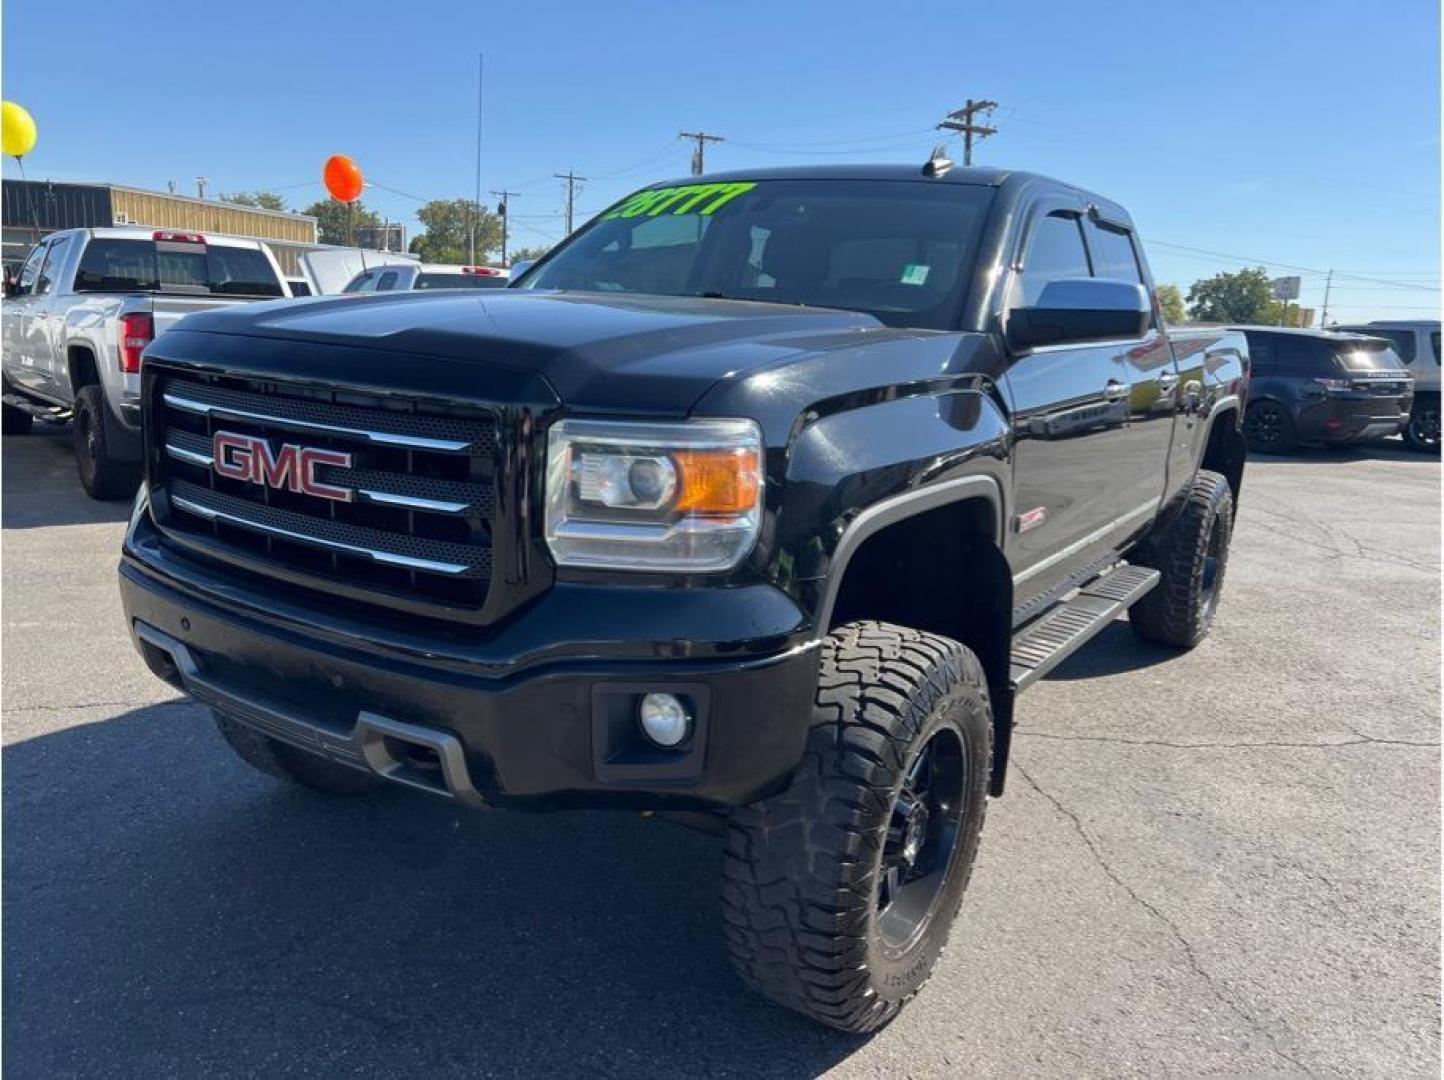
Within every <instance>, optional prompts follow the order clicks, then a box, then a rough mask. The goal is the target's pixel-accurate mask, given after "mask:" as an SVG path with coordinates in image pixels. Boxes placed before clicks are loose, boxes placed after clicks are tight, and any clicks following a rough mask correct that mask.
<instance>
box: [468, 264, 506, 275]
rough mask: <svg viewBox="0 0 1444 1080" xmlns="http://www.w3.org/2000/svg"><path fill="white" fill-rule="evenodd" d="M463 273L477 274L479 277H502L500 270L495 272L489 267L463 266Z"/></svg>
mask: <svg viewBox="0 0 1444 1080" xmlns="http://www.w3.org/2000/svg"><path fill="white" fill-rule="evenodd" d="M461 272H462V273H463V274H475V275H477V276H478V277H501V271H500V270H493V269H492V268H491V267H489V266H463V267H462V268H461Z"/></svg>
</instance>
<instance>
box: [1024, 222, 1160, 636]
mask: <svg viewBox="0 0 1444 1080" xmlns="http://www.w3.org/2000/svg"><path fill="white" fill-rule="evenodd" d="M1020 250H1021V253H1022V254H1021V260H1020V262H1019V263H1018V264H1017V265H1016V268H1015V270H1014V272H1013V274H1012V280H1011V282H1010V284H1009V286H1008V289H1007V300H1006V302H1005V306H1006V307H1007V308H1009V309H1011V308H1015V307H1028V306H1031V305H1033V304H1035V303H1036V302H1037V300H1038V298H1039V296H1040V295H1041V294H1042V291H1043V289H1044V287H1045V286H1047V285H1048V284H1049V283H1050V282H1052V281H1055V280H1058V279H1060V278H1080V277H1084V278H1086V277H1089V276H1091V275H1092V264H1091V263H1090V262H1089V259H1088V250H1087V247H1086V245H1085V243H1084V239H1083V207H1082V206H1081V205H1079V204H1077V203H1076V202H1068V201H1064V200H1062V199H1059V198H1053V199H1048V200H1046V201H1041V202H1039V203H1037V204H1035V205H1034V207H1033V208H1031V210H1030V211H1029V220H1028V223H1027V224H1026V225H1025V232H1024V238H1023V242H1022V246H1021V249H1020ZM1119 354H1120V349H1119V347H1118V346H1116V345H1111V344H1107V343H1105V344H1091V343H1090V344H1086V345H1050V346H1045V347H1038V348H1034V349H1030V350H1028V351H1027V352H1025V353H1022V354H1021V355H1015V356H1013V357H1012V358H1011V359H1010V362H1009V365H1008V367H1007V370H1006V373H1005V375H1004V377H1003V384H1004V388H1005V390H1006V392H1007V396H1008V399H1009V401H1010V404H1011V409H1012V420H1013V437H1014V445H1013V518H1012V520H1011V522H1010V523H1009V537H1008V547H1007V555H1008V561H1009V564H1010V565H1011V567H1012V570H1013V581H1014V599H1015V603H1016V606H1017V607H1018V608H1019V609H1027V608H1028V607H1030V606H1031V605H1034V604H1038V603H1041V602H1042V601H1044V600H1046V599H1048V598H1049V597H1050V596H1052V595H1055V594H1056V593H1058V592H1059V591H1060V590H1062V589H1064V588H1067V587H1068V586H1069V584H1070V583H1071V582H1074V581H1076V580H1079V579H1081V578H1083V577H1086V576H1088V575H1089V573H1090V571H1091V570H1092V569H1093V568H1094V567H1095V566H1096V565H1097V564H1098V563H1099V562H1100V561H1102V560H1103V559H1105V558H1107V557H1108V556H1109V554H1110V552H1111V550H1112V545H1113V542H1114V539H1115V535H1116V533H1117V532H1118V523H1117V519H1118V517H1119V514H1120V511H1119V499H1118V493H1117V489H1118V473H1119V470H1120V468H1123V469H1129V468H1130V467H1129V466H1126V465H1125V464H1124V463H1123V458H1124V457H1125V456H1126V455H1127V454H1128V452H1129V450H1128V437H1129V432H1128V430H1127V421H1128V410H1129V403H1128V373H1127V369H1126V366H1125V364H1123V363H1122V362H1121V361H1120V359H1119ZM1160 475H1161V474H1160ZM1136 519H1137V520H1145V519H1144V516H1143V515H1142V514H1138V515H1137V516H1136ZM1026 613H1027V612H1026V610H1021V611H1020V614H1026Z"/></svg>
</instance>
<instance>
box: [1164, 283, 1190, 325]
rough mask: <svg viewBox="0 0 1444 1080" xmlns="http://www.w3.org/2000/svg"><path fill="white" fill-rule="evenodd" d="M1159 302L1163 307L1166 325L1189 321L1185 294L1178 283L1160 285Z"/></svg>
mask: <svg viewBox="0 0 1444 1080" xmlns="http://www.w3.org/2000/svg"><path fill="white" fill-rule="evenodd" d="M1158 303H1159V306H1160V307H1162V308H1163V322H1164V325H1166V326H1178V325H1180V324H1181V323H1186V322H1188V312H1187V311H1185V310H1184V307H1183V294H1182V293H1181V292H1179V291H1178V286H1177V285H1160V286H1158Z"/></svg>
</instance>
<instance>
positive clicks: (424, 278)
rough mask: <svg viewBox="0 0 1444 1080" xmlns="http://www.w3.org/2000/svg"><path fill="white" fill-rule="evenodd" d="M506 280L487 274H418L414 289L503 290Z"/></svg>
mask: <svg viewBox="0 0 1444 1080" xmlns="http://www.w3.org/2000/svg"><path fill="white" fill-rule="evenodd" d="M506 284H507V279H506V278H503V277H492V276H490V275H489V274H438V273H430V274H418V275H417V276H416V284H415V285H414V286H412V288H416V289H504V288H506Z"/></svg>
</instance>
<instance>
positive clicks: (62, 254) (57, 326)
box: [32, 234, 75, 401]
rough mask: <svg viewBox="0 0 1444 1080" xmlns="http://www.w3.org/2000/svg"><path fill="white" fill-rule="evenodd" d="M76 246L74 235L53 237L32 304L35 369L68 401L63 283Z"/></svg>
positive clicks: (43, 384) (50, 389)
mask: <svg viewBox="0 0 1444 1080" xmlns="http://www.w3.org/2000/svg"><path fill="white" fill-rule="evenodd" d="M74 246H75V237H74V236H72V235H64V234H62V235H60V236H56V237H54V238H52V239H51V241H50V248H49V250H48V251H47V252H46V253H45V262H44V263H43V264H42V265H41V267H40V273H39V275H38V276H37V277H36V279H35V305H34V308H33V318H34V319H35V320H36V327H35V333H34V336H33V340H32V348H33V349H34V358H35V369H36V373H37V375H38V376H39V377H40V380H41V386H40V389H42V390H43V391H46V392H48V393H50V394H51V395H59V394H63V396H64V398H65V400H66V401H69V400H70V397H71V395H70V383H69V377H68V372H67V371H66V369H65V368H66V357H65V355H64V337H65V307H66V305H65V301H64V296H63V295H62V294H61V291H60V285H61V282H62V280H63V278H64V273H65V270H66V263H67V262H68V257H69V255H70V252H71V249H72V248H73V247H74Z"/></svg>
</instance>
